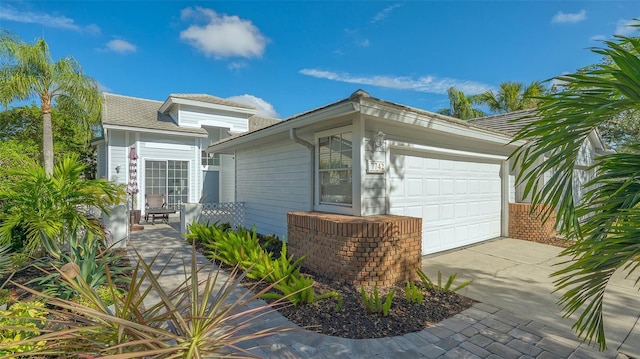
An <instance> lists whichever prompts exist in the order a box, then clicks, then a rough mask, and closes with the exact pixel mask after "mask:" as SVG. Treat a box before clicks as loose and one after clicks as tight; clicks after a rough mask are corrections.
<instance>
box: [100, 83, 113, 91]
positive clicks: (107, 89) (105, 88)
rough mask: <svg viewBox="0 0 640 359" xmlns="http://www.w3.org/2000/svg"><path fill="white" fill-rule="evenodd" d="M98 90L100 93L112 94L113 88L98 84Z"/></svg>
mask: <svg viewBox="0 0 640 359" xmlns="http://www.w3.org/2000/svg"><path fill="white" fill-rule="evenodd" d="M98 90H100V92H111V88H110V87H108V86H107V85H105V84H103V83H101V82H98Z"/></svg>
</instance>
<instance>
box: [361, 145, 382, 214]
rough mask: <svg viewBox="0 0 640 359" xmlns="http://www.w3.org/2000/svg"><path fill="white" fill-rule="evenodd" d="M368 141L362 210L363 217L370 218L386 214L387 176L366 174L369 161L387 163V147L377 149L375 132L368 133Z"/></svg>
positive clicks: (365, 156) (364, 164) (363, 166)
mask: <svg viewBox="0 0 640 359" xmlns="http://www.w3.org/2000/svg"><path fill="white" fill-rule="evenodd" d="M366 136H367V139H364V141H365V143H366V146H365V148H366V149H365V153H364V163H363V164H362V168H363V179H362V197H361V203H362V205H361V210H362V215H363V216H370V215H376V214H385V213H386V208H387V203H386V181H385V177H386V176H385V174H384V173H382V174H376V173H366V168H367V161H380V162H386V151H385V147H382V148H375V146H374V145H373V141H374V138H375V132H367V133H366Z"/></svg>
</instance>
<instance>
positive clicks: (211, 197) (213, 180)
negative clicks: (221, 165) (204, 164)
mask: <svg viewBox="0 0 640 359" xmlns="http://www.w3.org/2000/svg"><path fill="white" fill-rule="evenodd" d="M200 202H201V203H218V202H220V172H219V171H202V199H200Z"/></svg>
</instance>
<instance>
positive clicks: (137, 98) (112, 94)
mask: <svg viewBox="0 0 640 359" xmlns="http://www.w3.org/2000/svg"><path fill="white" fill-rule="evenodd" d="M102 94H103V95H109V96H117V97H124V98H130V99H133V100H142V101H153V102H159V103H162V102H164V101H160V100H152V99H148V98H142V97H136V96H128V95H120V94H117V93H111V92H102Z"/></svg>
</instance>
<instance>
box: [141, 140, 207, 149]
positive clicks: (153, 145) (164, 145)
mask: <svg viewBox="0 0 640 359" xmlns="http://www.w3.org/2000/svg"><path fill="white" fill-rule="evenodd" d="M144 147H145V148H158V149H163V150H180V151H189V150H191V147H193V146H190V145H178V144H173V143H160V142H145V143H144ZM197 148H198V147H197V146H196V149H197Z"/></svg>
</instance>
